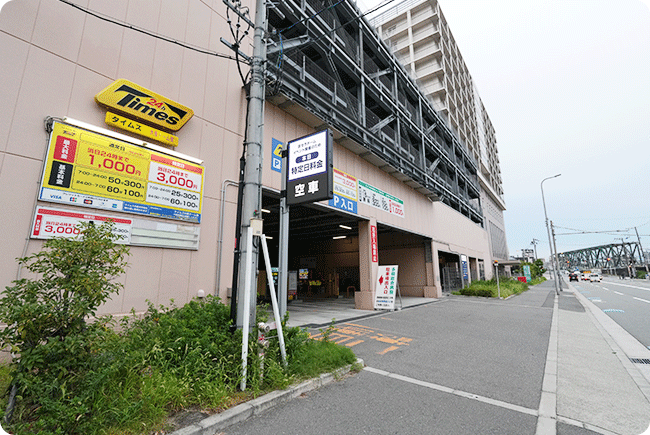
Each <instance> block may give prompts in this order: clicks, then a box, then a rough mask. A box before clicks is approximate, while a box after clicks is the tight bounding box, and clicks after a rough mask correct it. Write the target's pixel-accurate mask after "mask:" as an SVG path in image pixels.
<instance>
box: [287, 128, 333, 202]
mask: <svg viewBox="0 0 650 435" xmlns="http://www.w3.org/2000/svg"><path fill="white" fill-rule="evenodd" d="M332 142H333V140H332V132H331V131H330V130H323V131H320V132H318V133H314V134H311V135H309V136H304V137H301V138H299V139H295V140H293V141H290V142H289V143H287V150H288V157H287V162H288V164H287V204H288V205H292V204H301V203H308V202H317V201H322V200H324V199H331V198H332V197H333V195H334V192H333V175H332V173H333V171H332V170H333V167H334V165H333V163H332Z"/></svg>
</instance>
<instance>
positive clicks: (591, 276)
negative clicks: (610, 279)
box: [589, 273, 603, 282]
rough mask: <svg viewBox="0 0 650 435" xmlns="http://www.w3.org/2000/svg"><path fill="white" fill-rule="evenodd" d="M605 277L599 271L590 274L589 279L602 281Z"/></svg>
mask: <svg viewBox="0 0 650 435" xmlns="http://www.w3.org/2000/svg"><path fill="white" fill-rule="evenodd" d="M602 279H603V277H602V276H600V275H599V274H597V273H592V274H590V275H589V281H590V282H600V281H601V280H602Z"/></svg>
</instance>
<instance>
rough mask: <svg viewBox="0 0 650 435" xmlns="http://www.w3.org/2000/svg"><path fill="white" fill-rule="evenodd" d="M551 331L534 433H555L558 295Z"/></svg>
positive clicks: (553, 434) (541, 434)
mask: <svg viewBox="0 0 650 435" xmlns="http://www.w3.org/2000/svg"><path fill="white" fill-rule="evenodd" d="M554 296H555V298H554V301H553V317H552V318H551V331H550V335H549V340H548V349H547V351H546V364H545V365H544V378H543V380H542V394H541V397H540V400H539V417H538V418H537V428H536V430H535V435H555V434H557V358H558V336H559V312H558V311H559V302H560V301H559V297H558V296H557V294H556V295H554Z"/></svg>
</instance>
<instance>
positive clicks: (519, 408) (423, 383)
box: [363, 367, 539, 417]
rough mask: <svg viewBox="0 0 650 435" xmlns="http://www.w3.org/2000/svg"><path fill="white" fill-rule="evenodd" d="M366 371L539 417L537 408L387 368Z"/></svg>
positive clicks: (368, 368)
mask: <svg viewBox="0 0 650 435" xmlns="http://www.w3.org/2000/svg"><path fill="white" fill-rule="evenodd" d="M363 369H364V370H365V371H368V372H371V373H375V374H378V375H382V376H386V377H389V378H393V379H397V380H399V381H404V382H408V383H410V384H414V385H419V386H421V387H425V388H430V389H432V390H436V391H441V392H443V393H449V394H453V395H455V396H459V397H464V398H466V399H470V400H476V401H478V402H483V403H487V404H490V405H494V406H498V407H501V408H505V409H510V410H512V411H517V412H521V413H522V414H528V415H532V416H534V417H537V416H538V415H539V413H538V412H537V410H535V409H530V408H526V407H523V406H519V405H514V404H512V403H507V402H502V401H501V400H496V399H490V398H489V397H484V396H479V395H477V394H473V393H468V392H466V391H460V390H454V389H453V388H449V387H445V386H444V385H438V384H433V383H431V382H426V381H421V380H419V379H414V378H411V377H408V376H403V375H398V374H395V373H390V372H387V371H385V370H380V369H375V368H372V367H364V368H363Z"/></svg>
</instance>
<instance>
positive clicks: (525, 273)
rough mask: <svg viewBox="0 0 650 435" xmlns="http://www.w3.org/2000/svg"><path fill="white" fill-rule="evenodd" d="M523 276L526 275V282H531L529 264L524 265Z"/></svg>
mask: <svg viewBox="0 0 650 435" xmlns="http://www.w3.org/2000/svg"><path fill="white" fill-rule="evenodd" d="M524 276H525V277H526V280H527V282H531V281H532V280H533V278H532V277H531V275H530V266H529V265H527V264H525V265H524Z"/></svg>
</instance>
